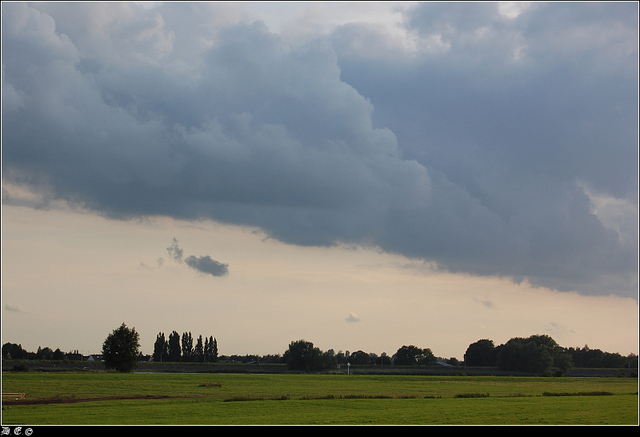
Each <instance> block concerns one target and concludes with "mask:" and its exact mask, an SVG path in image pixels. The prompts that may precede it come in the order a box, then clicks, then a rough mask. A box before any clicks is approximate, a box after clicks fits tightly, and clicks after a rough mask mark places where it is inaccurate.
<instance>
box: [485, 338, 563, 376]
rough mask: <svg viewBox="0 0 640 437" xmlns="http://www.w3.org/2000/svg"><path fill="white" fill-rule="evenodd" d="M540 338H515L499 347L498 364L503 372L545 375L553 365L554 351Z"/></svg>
mask: <svg viewBox="0 0 640 437" xmlns="http://www.w3.org/2000/svg"><path fill="white" fill-rule="evenodd" d="M539 340H540V339H539V336H532V337H529V338H521V337H515V338H512V339H510V340H509V341H508V342H506V343H505V344H504V345H501V346H499V347H498V352H497V356H496V364H497V366H498V368H499V369H501V370H511V371H521V372H529V373H544V372H546V371H547V370H549V369H550V368H551V366H552V365H553V356H552V352H553V350H550V347H549V345H548V344H547V343H546V342H544V341H539Z"/></svg>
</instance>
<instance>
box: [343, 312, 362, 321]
mask: <svg viewBox="0 0 640 437" xmlns="http://www.w3.org/2000/svg"><path fill="white" fill-rule="evenodd" d="M344 320H345V321H347V322H359V321H360V317H358V315H357V314H356V313H349V316H348V317H347V318H346V319H344Z"/></svg>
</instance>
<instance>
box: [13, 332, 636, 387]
mask: <svg viewBox="0 0 640 437" xmlns="http://www.w3.org/2000/svg"><path fill="white" fill-rule="evenodd" d="M76 352H77V351H76ZM102 352H103V359H104V362H105V368H106V369H115V370H117V371H131V370H133V369H135V368H136V367H137V362H138V361H139V357H140V343H139V335H138V333H137V332H136V331H135V328H131V329H130V328H128V327H127V326H126V325H125V324H124V323H123V324H122V325H121V326H120V327H119V328H118V329H116V330H114V331H113V332H112V333H111V334H110V335H109V336H108V337H107V339H106V340H105V341H104V343H103V346H102ZM65 356H66V354H64V353H63V352H61V351H60V349H56V350H55V351H53V350H51V348H48V347H45V348H41V347H38V351H37V352H36V353H32V352H27V351H25V350H24V349H23V348H22V346H21V345H18V344H14V343H5V344H4V345H3V346H2V357H3V358H5V359H6V358H13V359H44V360H47V359H48V360H63V359H65ZM218 358H219V357H218V342H217V340H216V339H215V338H214V337H213V336H209V337H208V338H206V337H204V338H203V336H202V335H200V336H198V338H197V339H196V340H195V343H194V339H193V337H192V335H191V332H184V333H183V334H182V335H180V334H178V332H176V331H173V332H171V334H170V335H169V337H168V338H165V335H164V333H162V332H160V333H158V335H157V337H156V341H155V343H154V350H153V361H155V362H210V363H214V362H217V361H218ZM225 358H228V357H225ZM232 359H234V360H241V361H255V362H270V363H285V364H286V366H287V369H289V370H295V371H306V372H316V371H323V370H331V369H336V368H337V367H338V366H339V365H342V364H345V365H397V366H414V365H425V366H426V365H432V364H435V363H436V361H437V360H438V359H437V358H436V357H435V356H434V354H433V353H432V351H431V349H429V348H420V347H417V346H415V345H403V346H402V347H400V348H399V349H398V350H397V351H396V353H395V354H394V355H393V356H391V357H390V356H388V355H387V354H386V353H383V354H382V355H381V356H377V355H376V354H373V353H366V352H364V351H362V350H358V351H356V352H354V353H349V352H348V351H347V352H346V353H342V352H341V351H340V352H338V353H335V352H334V351H333V350H332V349H330V350H328V351H326V352H323V351H322V350H320V349H319V348H317V347H315V346H314V345H313V343H311V342H309V341H306V340H297V341H293V342H291V343H290V344H289V348H288V349H287V350H286V351H285V352H284V354H283V355H282V356H280V355H268V356H266V357H259V356H256V355H246V356H245V357H239V356H233V357H232ZM446 362H447V363H448V364H450V365H461V364H464V365H465V366H470V367H476V366H478V367H497V368H498V369H500V370H507V371H519V372H527V373H536V374H550V373H551V371H552V370H553V372H554V374H555V375H556V376H562V375H564V374H566V373H567V372H568V371H569V370H570V369H572V368H576V367H578V368H628V369H634V371H635V372H636V374H637V369H638V356H637V355H635V354H630V355H628V356H626V357H624V356H622V355H620V354H618V353H609V352H603V351H601V350H599V349H590V348H589V347H588V346H585V347H584V348H565V347H562V346H560V345H558V343H556V341H555V340H554V339H553V338H551V337H550V336H548V335H532V336H530V337H527V338H523V337H514V338H511V339H510V340H509V341H507V342H506V343H504V344H501V345H499V346H495V345H494V343H493V341H492V340H489V339H481V340H478V341H476V342H475V343H472V344H471V345H469V347H468V348H467V350H466V352H465V354H464V361H463V362H462V363H460V362H459V361H458V360H457V359H455V358H450V359H449V360H446Z"/></svg>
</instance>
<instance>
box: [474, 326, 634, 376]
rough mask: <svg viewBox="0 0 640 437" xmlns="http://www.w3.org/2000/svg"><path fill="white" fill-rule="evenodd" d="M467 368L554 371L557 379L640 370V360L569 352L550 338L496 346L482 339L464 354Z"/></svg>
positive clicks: (513, 340)
mask: <svg viewBox="0 0 640 437" xmlns="http://www.w3.org/2000/svg"><path fill="white" fill-rule="evenodd" d="M464 363H465V365H466V366H491V367H497V368H498V369H500V370H511V371H521V372H530V373H545V372H549V371H550V369H552V368H554V369H555V373H556V374H557V375H562V374H566V373H567V372H568V371H569V370H570V369H573V368H576V367H579V368H629V369H635V370H636V372H637V369H638V356H637V355H635V354H630V355H628V356H626V357H624V356H622V355H620V354H619V353H610V352H603V351H601V350H600V349H590V348H589V347H588V346H585V347H584V348H572V347H570V348H566V347H562V346H560V345H559V344H558V343H556V341H555V340H554V339H553V338H551V337H550V336H548V335H532V336H530V337H527V338H523V337H514V338H511V339H510V340H509V341H507V342H506V343H504V344H501V345H499V346H495V345H494V343H493V341H492V340H489V339H482V340H478V341H477V342H475V343H473V344H471V345H469V347H468V348H467V351H466V352H465V354H464Z"/></svg>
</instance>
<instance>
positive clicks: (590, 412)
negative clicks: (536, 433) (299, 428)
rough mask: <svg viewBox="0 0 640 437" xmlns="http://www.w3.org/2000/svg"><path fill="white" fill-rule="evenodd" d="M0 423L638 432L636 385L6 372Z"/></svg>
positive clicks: (626, 381)
mask: <svg viewBox="0 0 640 437" xmlns="http://www.w3.org/2000/svg"><path fill="white" fill-rule="evenodd" d="M2 392H3V393H26V396H25V399H24V400H18V401H16V400H15V399H13V398H10V397H6V396H3V407H2V424H3V425H17V424H23V425H52V424H56V425H132V424H133V425H210V424H211V425H213V424H220V425H253V424H262V425H270V424H273V425H289V424H297V425H307V424H318V425H335V424H354V425H355V424H359V425H382V424H385V425H386V424H389V425H404V424H407V425H410V424H411V425H427V424H455V425H466V424H473V425H477V424H488V425H489V424H491V425H496V424H522V425H524V424H581V425H582V424H584V425H587V424H598V425H600V424H609V425H612V424H613V425H637V424H638V380H637V379H634V378H535V377H531V378H528V377H502V376H498V377H489V376H487V377H469V376H459V377H458V376H446V377H437V376H395V375H383V376H369V375H329V374H327V375H298V374H275V375H257V374H256V375H251V374H243V375H239V374H117V373H102V372H98V373H95V372H86V373H71V372H69V373H67V372H62V373H46V372H25V373H19V372H17V373H14V372H7V373H3V375H2Z"/></svg>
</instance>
